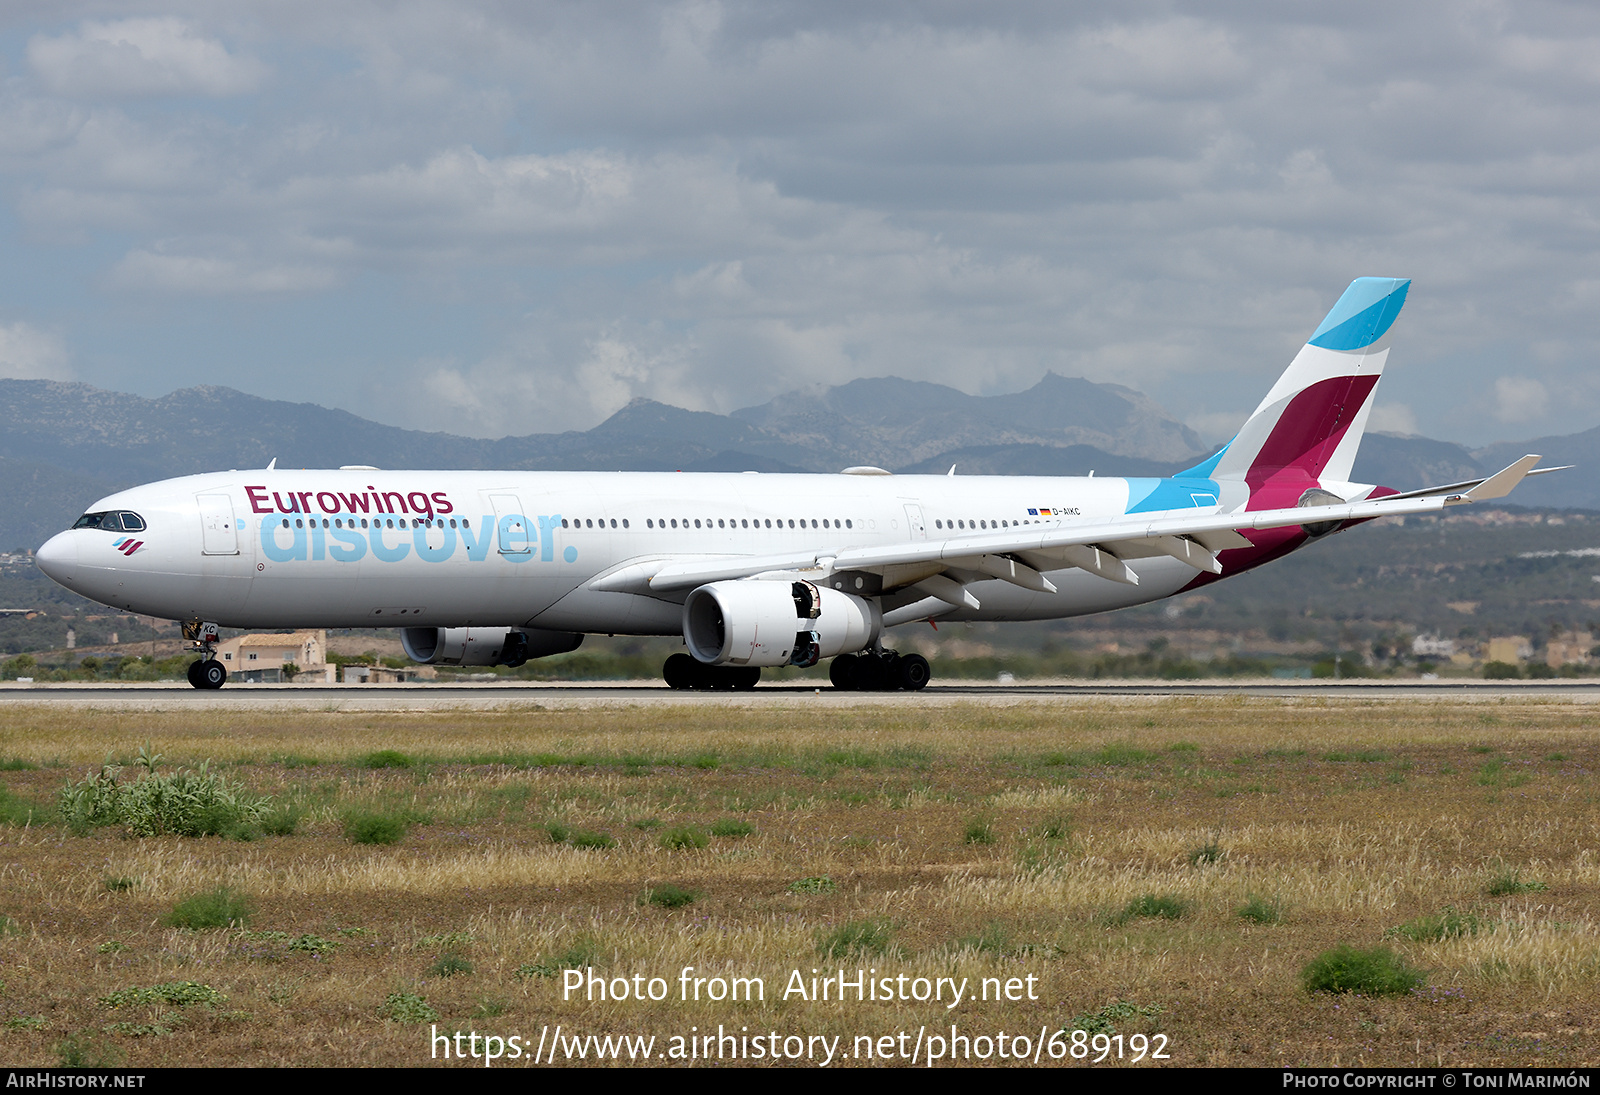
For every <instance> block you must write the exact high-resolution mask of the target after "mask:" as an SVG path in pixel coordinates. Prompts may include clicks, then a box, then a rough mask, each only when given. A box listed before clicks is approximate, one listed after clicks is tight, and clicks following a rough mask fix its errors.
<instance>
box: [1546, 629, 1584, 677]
mask: <svg viewBox="0 0 1600 1095" xmlns="http://www.w3.org/2000/svg"><path fill="white" fill-rule="evenodd" d="M1593 649H1594V636H1593V635H1591V634H1590V633H1589V632H1587V631H1567V632H1564V633H1562V634H1560V635H1556V636H1554V637H1553V638H1551V640H1550V641H1549V642H1548V643H1546V644H1545V648H1544V660H1545V661H1546V662H1548V663H1549V664H1550V665H1551V666H1552V667H1553V668H1556V669H1559V668H1561V667H1562V666H1563V665H1584V664H1587V663H1588V661H1589V651H1590V650H1593Z"/></svg>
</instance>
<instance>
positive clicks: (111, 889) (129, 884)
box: [100, 875, 139, 893]
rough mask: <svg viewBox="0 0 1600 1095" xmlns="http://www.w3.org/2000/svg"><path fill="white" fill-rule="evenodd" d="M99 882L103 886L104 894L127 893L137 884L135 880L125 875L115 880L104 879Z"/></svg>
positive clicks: (137, 881)
mask: <svg viewBox="0 0 1600 1095" xmlns="http://www.w3.org/2000/svg"><path fill="white" fill-rule="evenodd" d="M100 881H101V884H102V885H104V886H105V888H106V893H127V892H128V891H129V890H131V889H133V888H134V887H135V886H137V885H138V884H139V880H138V879H137V878H128V877H127V876H126V875H123V876H119V877H117V878H104V879H101V880H100Z"/></svg>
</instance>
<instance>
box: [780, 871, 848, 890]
mask: <svg viewBox="0 0 1600 1095" xmlns="http://www.w3.org/2000/svg"><path fill="white" fill-rule="evenodd" d="M838 888H839V886H838V884H837V883H835V882H834V881H833V879H831V878H829V877H828V876H827V875H825V874H817V875H812V876H811V877H809V878H798V879H796V880H795V881H793V882H791V883H789V892H790V893H803V894H825V893H833V892H835V891H836V890H838Z"/></svg>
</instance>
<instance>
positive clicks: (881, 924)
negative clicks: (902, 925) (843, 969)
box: [817, 920, 894, 961]
mask: <svg viewBox="0 0 1600 1095" xmlns="http://www.w3.org/2000/svg"><path fill="white" fill-rule="evenodd" d="M893 935H894V925H893V924H891V923H890V922H889V921H887V920H852V921H850V922H849V923H846V924H841V925H840V926H839V927H837V928H835V929H833V931H831V932H828V933H827V934H826V935H823V936H821V937H819V938H818V940H817V953H819V954H820V955H821V956H822V957H823V959H824V960H827V961H832V960H834V959H843V958H852V957H857V956H860V955H874V954H887V953H888V951H889V940H890V938H891V937H892V936H893Z"/></svg>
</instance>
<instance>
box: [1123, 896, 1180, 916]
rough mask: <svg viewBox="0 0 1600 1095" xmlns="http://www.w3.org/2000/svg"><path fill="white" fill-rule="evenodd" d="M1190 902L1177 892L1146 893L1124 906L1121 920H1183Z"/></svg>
mask: <svg viewBox="0 0 1600 1095" xmlns="http://www.w3.org/2000/svg"><path fill="white" fill-rule="evenodd" d="M1188 912H1189V903H1188V902H1187V901H1185V900H1184V899H1183V898H1181V897H1179V896H1178V895H1177V894H1145V895H1144V896H1142V897H1136V898H1134V899H1133V900H1132V901H1130V902H1128V903H1127V904H1126V905H1124V906H1123V907H1122V912H1121V913H1119V914H1118V916H1117V920H1118V921H1119V922H1126V921H1129V920H1139V919H1144V918H1150V919H1156V920H1181V919H1182V918H1183V917H1184V916H1186V915H1188Z"/></svg>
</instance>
